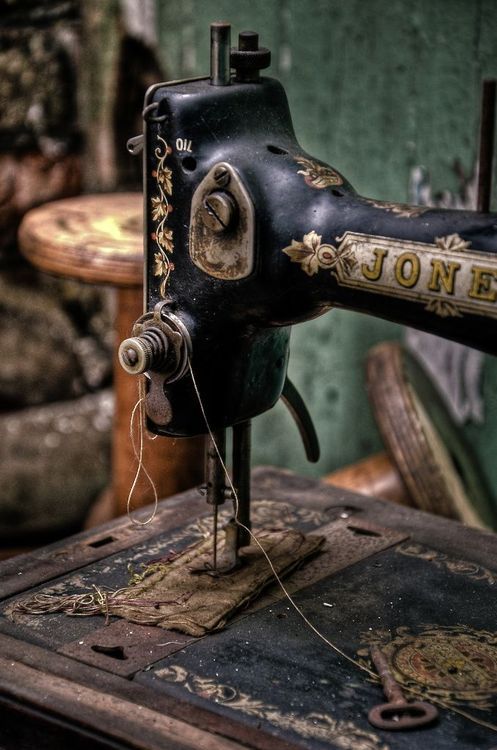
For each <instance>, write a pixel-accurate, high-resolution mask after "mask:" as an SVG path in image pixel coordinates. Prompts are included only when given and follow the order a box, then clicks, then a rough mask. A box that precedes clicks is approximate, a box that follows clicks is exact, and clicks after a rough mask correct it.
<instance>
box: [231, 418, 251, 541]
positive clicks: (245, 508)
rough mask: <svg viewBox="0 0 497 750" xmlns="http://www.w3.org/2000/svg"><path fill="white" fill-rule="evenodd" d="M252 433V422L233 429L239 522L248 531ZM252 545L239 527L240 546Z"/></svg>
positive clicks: (246, 534)
mask: <svg viewBox="0 0 497 750" xmlns="http://www.w3.org/2000/svg"><path fill="white" fill-rule="evenodd" d="M250 433H251V422H250V420H247V421H246V422H241V423H240V424H236V425H235V426H234V427H233V484H234V486H235V489H236V492H237V495H238V501H239V506H238V521H240V523H243V525H244V526H246V527H247V528H248V529H250V528H251V525H250ZM249 543H250V535H249V534H248V532H247V531H246V530H245V529H241V528H240V527H238V546H239V547H244V546H246V545H247V544H249Z"/></svg>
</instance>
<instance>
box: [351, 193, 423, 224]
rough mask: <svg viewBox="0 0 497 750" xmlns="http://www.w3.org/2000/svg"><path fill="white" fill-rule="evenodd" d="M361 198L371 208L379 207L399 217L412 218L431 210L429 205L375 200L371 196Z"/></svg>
mask: <svg viewBox="0 0 497 750" xmlns="http://www.w3.org/2000/svg"><path fill="white" fill-rule="evenodd" d="M362 200H363V201H364V202H365V203H367V204H368V205H369V206H373V208H381V209H382V210H383V211H389V212H390V213H392V214H395V216H398V217H399V219H413V218H414V217H416V216H421V214H424V213H425V212H426V211H430V210H431V209H430V207H429V206H410V205H409V204H407V203H392V202H390V201H377V200H373V198H363V199H362Z"/></svg>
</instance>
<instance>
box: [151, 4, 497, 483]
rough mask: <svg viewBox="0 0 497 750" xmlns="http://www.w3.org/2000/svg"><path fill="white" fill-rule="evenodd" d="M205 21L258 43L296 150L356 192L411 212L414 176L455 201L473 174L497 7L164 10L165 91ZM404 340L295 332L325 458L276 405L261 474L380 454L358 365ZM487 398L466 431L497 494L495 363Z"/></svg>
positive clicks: (372, 324) (340, 318)
mask: <svg viewBox="0 0 497 750" xmlns="http://www.w3.org/2000/svg"><path fill="white" fill-rule="evenodd" d="M213 20H228V21H230V22H231V23H232V25H233V30H234V34H235V35H236V33H238V32H239V31H242V30H244V29H252V30H256V31H259V33H260V36H261V43H262V44H263V45H264V46H268V47H270V48H271V50H272V52H273V64H272V67H271V68H270V70H269V74H271V75H274V76H277V77H278V78H280V80H282V82H283V83H284V85H285V87H286V90H287V93H288V97H289V101H290V107H291V110H292V113H293V118H294V124H295V129H296V132H297V134H298V136H299V139H300V142H301V144H302V146H303V147H304V148H305V149H306V150H308V151H310V152H311V153H313V154H314V155H315V156H317V157H319V158H321V159H324V160H325V161H328V162H329V163H331V164H333V165H334V166H335V167H337V168H338V169H339V170H340V171H342V172H343V173H344V174H345V175H346V176H347V178H348V179H349V180H350V181H351V183H352V184H353V185H354V187H355V188H356V189H357V190H358V191H359V192H361V193H364V194H366V195H370V196H374V197H377V198H381V199H384V200H400V201H403V200H407V199H408V181H409V173H410V170H411V168H412V167H413V166H415V165H424V166H426V167H427V168H428V169H429V172H430V175H431V182H432V186H433V192H434V193H436V192H438V191H442V190H446V189H448V190H452V191H454V190H457V188H458V180H457V177H456V174H455V171H454V168H453V165H454V161H455V160H456V159H457V160H459V162H460V164H461V165H462V168H463V169H464V171H465V172H466V174H468V175H469V174H471V172H472V170H473V167H474V164H475V159H476V132H477V124H478V116H479V91H480V82H481V80H482V78H484V77H489V76H492V75H493V76H497V3H496V2H495V0H307V1H304V0H272V1H271V0H249V1H247V0H238V2H237V3H234V2H232V1H229V0H181V2H180V1H179V0H158V21H159V26H160V38H161V45H162V53H163V59H164V63H165V66H166V70H167V72H168V75H169V76H170V77H171V78H174V77H183V76H190V75H195V74H205V73H206V72H208V65H209V62H208V60H209V57H208V45H209V23H210V22H211V21H213ZM235 38H236V37H235ZM295 209H296V210H298V207H295ZM399 335H401V329H399V328H398V327H397V326H395V325H393V324H389V323H386V322H384V321H379V320H376V319H373V318H369V317H366V316H362V315H358V314H354V313H348V312H339V311H333V312H331V313H328V314H327V315H326V316H325V317H323V318H321V319H319V320H317V321H313V322H312V323H308V324H304V325H301V326H297V327H296V328H295V329H294V333H293V337H292V342H293V343H292V358H291V366H290V374H291V377H292V379H293V380H294V382H295V384H296V385H297V386H298V387H299V388H300V390H301V392H302V393H303V395H304V397H305V399H306V401H307V403H308V405H309V407H310V410H311V412H312V414H313V417H314V419H315V421H316V425H317V428H318V432H319V436H320V439H321V443H322V448H323V451H322V452H323V457H322V459H321V461H320V463H319V465H318V466H317V467H310V466H309V465H308V464H306V462H305V459H304V457H303V451H302V449H301V446H300V445H299V438H298V435H297V432H296V430H295V428H294V427H293V426H292V424H291V420H290V418H289V417H288V416H287V415H286V414H285V412H284V409H283V407H280V406H277V407H276V408H275V409H274V410H273V412H271V413H270V414H268V415H265V416H263V417H261V418H259V419H258V420H257V422H256V427H255V432H256V439H255V441H254V454H255V457H254V458H255V461H257V462H272V463H275V464H279V465H282V466H288V467H291V468H293V469H296V470H298V471H303V472H306V473H323V472H325V471H329V470H332V469H333V468H335V467H337V466H340V465H342V464H344V463H347V462H350V461H353V460H355V459H357V458H359V457H361V456H363V455H366V454H368V453H370V452H372V451H375V450H377V449H378V448H379V447H380V440H379V437H378V434H377V432H376V429H375V427H374V424H373V420H372V417H371V414H370V411H369V406H368V402H367V397H366V394H365V389H364V374H363V361H364V357H365V354H366V352H367V349H368V348H369V347H370V346H372V345H373V344H375V343H376V342H377V341H380V340H382V339H385V338H394V337H398V336H399ZM484 387H485V395H486V400H487V411H486V414H487V418H486V423H485V425H484V426H483V427H478V428H477V427H475V426H470V427H469V428H467V431H468V433H469V434H470V436H471V438H472V440H473V442H474V443H475V444H476V445H477V448H478V449H479V451H480V455H481V457H482V460H483V461H484V463H485V471H486V472H487V473H488V475H489V477H490V478H491V480H492V481H493V484H494V486H496V487H497V462H496V461H495V460H494V458H493V457H494V456H495V448H496V446H497V434H496V433H497V430H496V427H497V395H496V394H497V367H496V364H495V361H494V360H488V361H487V362H486V366H485V384H484Z"/></svg>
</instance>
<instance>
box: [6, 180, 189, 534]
mask: <svg viewBox="0 0 497 750" xmlns="http://www.w3.org/2000/svg"><path fill="white" fill-rule="evenodd" d="M142 213H143V207H142V195H141V193H113V194H107V195H83V196H78V197H76V198H68V199H65V200H60V201H55V202H52V203H47V204H45V205H43V206H41V207H40V208H35V209H33V210H31V211H29V212H28V213H27V214H26V216H25V217H24V220H23V222H22V224H21V227H20V229H19V247H20V249H21V252H22V253H23V254H24V255H25V257H26V258H27V259H28V260H29V261H31V263H32V264H33V265H34V266H36V267H37V268H39V269H40V270H42V271H46V272H48V273H52V274H56V275H58V276H65V277H71V278H74V279H78V280H80V281H85V282H89V283H93V284H95V283H97V284H109V285H110V286H113V287H115V288H116V290H117V315H116V321H115V329H116V339H117V341H116V343H117V346H118V345H119V343H120V342H121V341H122V340H123V339H124V338H127V337H128V336H130V335H131V330H132V327H133V323H134V322H135V320H136V319H137V318H138V317H140V315H141V314H142V312H143V294H142V288H143V281H142V280H143V231H142V226H143V217H142ZM117 346H116V347H115V351H114V388H115V394H116V409H115V417H114V434H113V447H112V462H113V472H112V474H113V479H112V498H108V500H107V503H110V504H111V508H109V511H110V512H108V511H106V510H104V509H103V508H102V509H101V511H99V512H98V513H96V514H95V517H94V520H95V521H96V522H102V521H103V520H104V517H105V515H107V516H109V515H111V516H114V515H121V514H123V513H125V512H126V504H127V498H128V493H129V490H130V487H131V484H132V482H133V477H134V474H135V470H136V460H135V457H134V455H133V450H132V446H131V441H130V436H129V426H130V424H129V423H130V415H131V412H132V409H133V406H134V405H135V403H136V402H137V400H138V380H137V378H136V377H133V376H130V375H128V374H127V373H125V372H124V370H123V369H122V368H121V366H120V365H119V363H118V360H117ZM143 460H144V465H145V467H146V468H147V471H148V472H149V473H150V475H151V476H152V477H153V479H154V482H155V484H156V486H157V491H158V493H159V497H168V496H169V495H173V494H175V493H177V492H181V491H182V490H185V489H188V488H189V487H192V486H193V485H194V484H196V483H198V482H200V481H201V478H202V466H203V441H202V440H201V439H197V438H196V439H181V440H180V439H178V440H172V439H168V438H157V440H154V441H150V440H147V437H146V435H145V438H144V454H143ZM151 497H152V495H151V491H150V488H149V487H147V486H146V485H145V483H142V482H140V484H139V485H138V486H137V488H136V491H135V493H134V495H133V501H132V504H133V507H138V506H140V505H144V504H145V503H148V502H150V500H151Z"/></svg>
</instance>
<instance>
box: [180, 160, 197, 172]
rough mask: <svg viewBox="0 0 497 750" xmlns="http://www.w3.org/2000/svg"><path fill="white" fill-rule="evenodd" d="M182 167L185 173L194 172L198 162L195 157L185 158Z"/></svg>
mask: <svg viewBox="0 0 497 750" xmlns="http://www.w3.org/2000/svg"><path fill="white" fill-rule="evenodd" d="M181 166H182V167H183V169H184V170H185V172H194V171H195V170H196V168H197V160H196V159H195V158H194V157H193V156H185V157H184V159H182V161H181Z"/></svg>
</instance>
